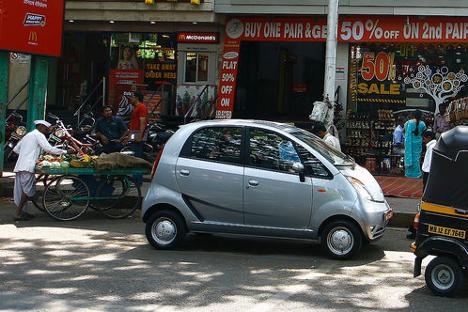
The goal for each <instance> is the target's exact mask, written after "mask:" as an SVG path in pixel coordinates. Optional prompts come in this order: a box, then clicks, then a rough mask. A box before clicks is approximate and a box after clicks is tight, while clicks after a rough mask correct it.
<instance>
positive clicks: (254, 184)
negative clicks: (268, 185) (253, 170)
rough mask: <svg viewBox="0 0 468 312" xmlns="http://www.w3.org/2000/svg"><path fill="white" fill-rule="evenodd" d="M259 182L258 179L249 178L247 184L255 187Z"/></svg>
mask: <svg viewBox="0 0 468 312" xmlns="http://www.w3.org/2000/svg"><path fill="white" fill-rule="evenodd" d="M259 184H260V183H258V181H256V180H249V186H252V187H256V186H258V185H259Z"/></svg>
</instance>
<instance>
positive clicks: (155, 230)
mask: <svg viewBox="0 0 468 312" xmlns="http://www.w3.org/2000/svg"><path fill="white" fill-rule="evenodd" d="M151 232H152V235H153V238H154V240H155V241H156V242H157V243H158V244H160V245H167V244H170V243H172V241H174V239H175V237H176V235H177V227H176V225H175V223H174V222H172V221H171V220H168V219H159V220H158V221H156V222H155V223H153V226H152V228H151Z"/></svg>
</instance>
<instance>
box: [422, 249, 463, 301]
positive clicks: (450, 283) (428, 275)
mask: <svg viewBox="0 0 468 312" xmlns="http://www.w3.org/2000/svg"><path fill="white" fill-rule="evenodd" d="M424 277H425V279H426V285H427V287H428V288H429V289H430V290H431V291H432V292H433V293H434V294H435V295H437V296H444V297H451V296H453V295H455V294H456V292H457V291H458V290H459V289H460V287H461V286H462V285H463V279H464V274H463V269H462V268H461V267H460V265H459V264H458V262H457V261H455V260H454V259H452V258H450V257H446V256H440V257H437V258H435V259H433V260H432V261H431V262H430V263H429V264H428V266H427V267H426V272H425V274H424Z"/></svg>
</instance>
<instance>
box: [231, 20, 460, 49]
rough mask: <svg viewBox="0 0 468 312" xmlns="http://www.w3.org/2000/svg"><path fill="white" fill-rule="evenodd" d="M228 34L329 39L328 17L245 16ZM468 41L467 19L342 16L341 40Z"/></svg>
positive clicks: (249, 38)
mask: <svg viewBox="0 0 468 312" xmlns="http://www.w3.org/2000/svg"><path fill="white" fill-rule="evenodd" d="M226 35H227V37H228V39H231V40H241V41H308V42H314V41H315V42H324V41H326V39H327V18H326V16H310V17H307V18H303V17H302V18H296V17H288V18H286V17H284V18H283V17H281V18H265V17H242V18H233V19H230V20H229V21H228V22H227V24H226ZM467 40H468V18H467V17H442V16H427V17H419V16H385V17H383V16H374V15H362V16H340V19H339V22H338V41H341V42H389V41H391V42H394V43H397V42H401V43H403V42H404V43H411V42H412V43H458V42H460V43H462V42H466V41H467Z"/></svg>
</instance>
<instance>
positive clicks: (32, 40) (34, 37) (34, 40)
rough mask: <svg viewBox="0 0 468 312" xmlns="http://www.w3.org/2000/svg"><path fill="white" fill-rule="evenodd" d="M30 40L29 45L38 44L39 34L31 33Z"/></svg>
mask: <svg viewBox="0 0 468 312" xmlns="http://www.w3.org/2000/svg"><path fill="white" fill-rule="evenodd" d="M28 39H29V41H28V43H29V44H37V32H35V31H30V32H29V37H28Z"/></svg>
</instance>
